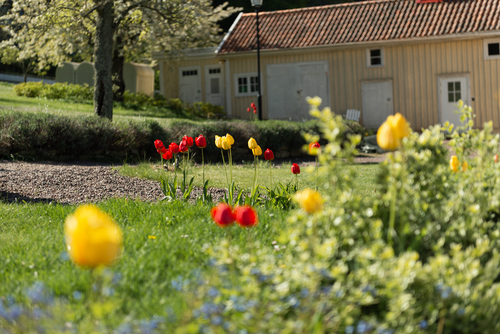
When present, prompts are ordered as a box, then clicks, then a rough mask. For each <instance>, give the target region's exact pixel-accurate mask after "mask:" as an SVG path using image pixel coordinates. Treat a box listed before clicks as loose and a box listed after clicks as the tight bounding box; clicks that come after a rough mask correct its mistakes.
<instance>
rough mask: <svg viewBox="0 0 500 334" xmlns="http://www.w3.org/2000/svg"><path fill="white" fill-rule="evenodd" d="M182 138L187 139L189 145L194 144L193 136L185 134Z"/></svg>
mask: <svg viewBox="0 0 500 334" xmlns="http://www.w3.org/2000/svg"><path fill="white" fill-rule="evenodd" d="M182 140H183V141H186V143H187V146H189V147H191V146H193V137H188V136H184V137H182Z"/></svg>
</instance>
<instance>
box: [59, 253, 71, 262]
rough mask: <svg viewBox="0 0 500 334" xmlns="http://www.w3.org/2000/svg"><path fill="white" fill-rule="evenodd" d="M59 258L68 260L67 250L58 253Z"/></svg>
mask: <svg viewBox="0 0 500 334" xmlns="http://www.w3.org/2000/svg"><path fill="white" fill-rule="evenodd" d="M59 258H60V259H61V260H62V261H68V260H69V254H68V252H61V254H59Z"/></svg>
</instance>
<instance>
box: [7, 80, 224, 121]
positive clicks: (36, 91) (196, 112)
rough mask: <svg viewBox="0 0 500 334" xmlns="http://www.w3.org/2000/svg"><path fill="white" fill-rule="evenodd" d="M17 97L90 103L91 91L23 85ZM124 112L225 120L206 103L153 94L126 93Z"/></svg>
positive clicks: (221, 112)
mask: <svg viewBox="0 0 500 334" xmlns="http://www.w3.org/2000/svg"><path fill="white" fill-rule="evenodd" d="M14 92H15V93H16V94H17V95H18V96H26V97H39V98H46V99H49V100H64V101H68V102H77V103H92V98H93V95H94V87H89V86H88V85H74V84H68V83H55V84H51V85H48V84H44V83H42V82H26V83H21V84H18V85H15V86H14ZM121 105H122V106H123V107H124V108H127V109H133V110H145V109H151V108H153V109H168V110H170V111H171V112H173V113H174V114H175V115H177V116H190V117H201V118H221V117H223V116H225V112H224V108H222V107H220V106H215V105H212V104H210V103H206V102H195V103H193V104H186V103H184V102H182V101H181V100H179V99H167V98H165V97H164V96H163V95H161V94H157V93H155V94H154V95H153V96H149V95H147V94H144V93H140V92H139V93H130V92H129V91H125V94H124V95H123V103H121Z"/></svg>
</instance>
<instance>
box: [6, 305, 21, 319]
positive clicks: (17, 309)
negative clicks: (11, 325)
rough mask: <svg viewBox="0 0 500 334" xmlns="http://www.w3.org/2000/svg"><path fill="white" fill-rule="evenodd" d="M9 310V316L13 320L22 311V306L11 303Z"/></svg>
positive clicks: (17, 317)
mask: <svg viewBox="0 0 500 334" xmlns="http://www.w3.org/2000/svg"><path fill="white" fill-rule="evenodd" d="M9 311H10V318H11V319H12V320H14V321H15V320H17V319H19V317H20V316H21V315H22V314H23V313H24V310H23V308H22V307H21V306H20V305H17V304H16V305H12V306H11V307H10V310H9Z"/></svg>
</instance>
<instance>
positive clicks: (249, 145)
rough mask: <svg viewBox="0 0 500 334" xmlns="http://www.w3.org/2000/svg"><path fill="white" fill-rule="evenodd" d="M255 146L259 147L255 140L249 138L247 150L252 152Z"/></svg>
mask: <svg viewBox="0 0 500 334" xmlns="http://www.w3.org/2000/svg"><path fill="white" fill-rule="evenodd" d="M257 146H259V145H257V141H256V140H255V139H253V138H250V139H249V140H248V148H249V149H251V150H254V149H255V148H256V147H257Z"/></svg>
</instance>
